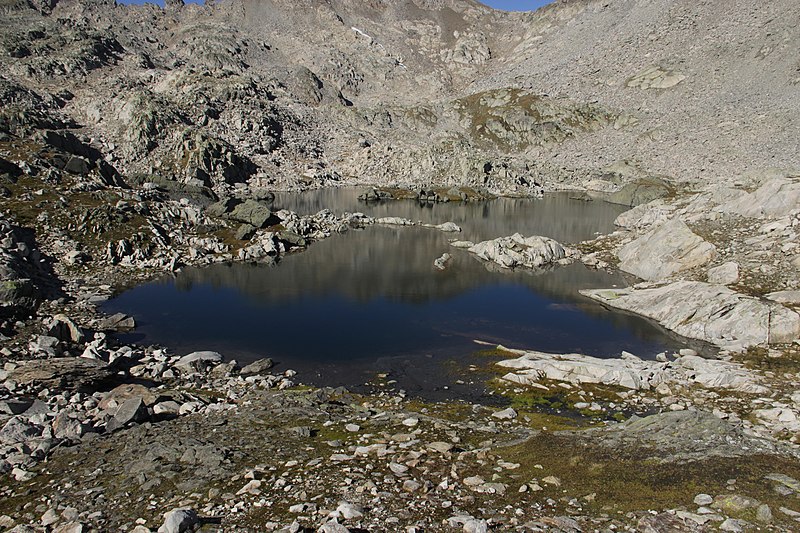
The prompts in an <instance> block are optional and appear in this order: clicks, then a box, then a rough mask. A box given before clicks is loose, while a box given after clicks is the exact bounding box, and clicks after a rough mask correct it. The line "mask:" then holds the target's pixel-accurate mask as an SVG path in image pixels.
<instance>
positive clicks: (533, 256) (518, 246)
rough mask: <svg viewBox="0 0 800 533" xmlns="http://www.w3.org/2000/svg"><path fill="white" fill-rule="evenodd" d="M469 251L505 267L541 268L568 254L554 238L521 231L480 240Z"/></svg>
mask: <svg viewBox="0 0 800 533" xmlns="http://www.w3.org/2000/svg"><path fill="white" fill-rule="evenodd" d="M469 251H470V252H472V253H473V254H475V255H477V256H478V257H480V258H481V259H484V260H486V261H492V262H494V263H497V264H498V265H500V266H501V267H503V268H516V267H525V268H539V267H543V266H547V265H550V264H552V263H555V262H556V261H559V260H561V259H564V258H565V257H566V255H567V254H566V251H565V250H564V247H563V246H561V245H560V244H559V243H557V242H556V241H554V240H553V239H549V238H547V237H539V236H533V237H527V238H526V237H523V236H522V235H520V234H519V233H515V234H514V235H511V236H510V237H500V238H497V239H494V240H491V241H483V242H480V243H478V244H476V245H474V246H472V247H471V248H469Z"/></svg>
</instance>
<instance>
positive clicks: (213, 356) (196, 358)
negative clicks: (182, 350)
mask: <svg viewBox="0 0 800 533" xmlns="http://www.w3.org/2000/svg"><path fill="white" fill-rule="evenodd" d="M221 362H222V355H221V354H219V353H217V352H210V351H200V352H192V353H190V354H187V355H184V356H183V357H181V358H180V359H178V361H177V362H176V363H175V365H174V366H175V367H176V368H179V369H181V370H184V371H187V372H197V371H200V370H203V369H205V368H206V367H207V366H209V365H213V364H216V363H221Z"/></svg>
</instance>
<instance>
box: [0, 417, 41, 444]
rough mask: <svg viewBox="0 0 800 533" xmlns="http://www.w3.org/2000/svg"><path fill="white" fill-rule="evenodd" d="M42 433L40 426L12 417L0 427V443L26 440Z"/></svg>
mask: <svg viewBox="0 0 800 533" xmlns="http://www.w3.org/2000/svg"><path fill="white" fill-rule="evenodd" d="M41 434H42V428H41V427H38V426H36V425H34V424H31V423H30V422H28V421H26V420H23V419H22V418H20V417H16V416H15V417H13V418H11V419H10V420H9V421H8V422H6V423H5V425H4V426H3V428H2V429H0V444H15V443H18V442H27V441H28V440H30V439H32V438H34V437H38V436H39V435H41Z"/></svg>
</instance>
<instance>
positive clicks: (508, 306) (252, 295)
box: [105, 189, 679, 393]
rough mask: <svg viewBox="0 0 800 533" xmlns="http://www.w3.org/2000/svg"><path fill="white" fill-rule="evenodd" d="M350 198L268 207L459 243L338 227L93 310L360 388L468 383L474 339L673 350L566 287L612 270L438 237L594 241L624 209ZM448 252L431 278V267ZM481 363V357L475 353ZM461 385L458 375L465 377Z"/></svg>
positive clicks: (144, 329) (179, 346)
mask: <svg viewBox="0 0 800 533" xmlns="http://www.w3.org/2000/svg"><path fill="white" fill-rule="evenodd" d="M358 192H359V191H357V190H353V189H328V190H321V191H315V192H307V193H302V194H288V193H287V194H279V195H278V196H277V197H276V199H275V203H274V207H275V209H277V208H288V209H292V210H295V211H297V212H299V213H301V214H309V213H315V212H317V211H319V210H321V209H324V208H327V209H330V210H331V211H333V212H335V213H342V212H345V211H349V212H356V211H360V212H363V213H365V214H367V215H370V216H375V217H378V216H400V217H406V218H410V219H412V220H421V221H423V222H428V223H442V222H447V221H452V222H455V223H456V224H458V225H459V226H461V227H462V228H463V232H462V233H460V234H448V233H442V232H439V231H437V230H435V229H428V228H417V227H411V228H403V227H386V226H373V227H368V228H366V229H364V230H351V231H349V232H347V233H345V234H342V235H334V236H332V237H331V238H329V239H326V240H323V241H320V242H316V243H314V244H312V245H311V246H310V247H309V249H308V250H307V251H305V252H302V253H297V254H290V255H288V256H286V257H284V258H282V259H281V260H280V261H279V262H278V263H277V264H275V265H255V264H236V265H215V266H211V267H208V268H202V269H197V268H187V269H184V270H183V271H181V272H180V273H178V274H177V275H175V276H174V277H166V278H164V279H161V280H158V281H155V282H152V283H148V284H144V285H141V286H139V287H136V288H133V289H131V290H129V291H127V292H124V293H122V294H121V295H119V296H118V297H116V298H115V299H113V300H110V301H109V302H107V303H106V304H105V311H107V312H125V313H128V314H130V315H133V316H134V317H135V318H136V321H137V324H138V327H137V330H136V332H135V333H133V334H131V335H130V336H129V337H128V338H127V339H126V340H129V341H137V342H145V343H157V344H161V345H163V346H167V347H169V348H171V349H172V350H174V351H175V352H177V353H179V354H182V353H187V352H189V351H193V350H215V351H219V352H220V353H222V354H224V355H225V356H226V357H227V358H231V359H236V360H238V361H240V362H247V361H252V360H254V359H257V358H261V357H272V358H273V359H274V360H276V361H278V362H280V366H279V367H278V368H284V369H285V368H293V369H296V370H298V371H300V372H301V377H302V378H303V379H304V380H305V381H306V382H313V383H315V384H320V385H321V384H328V385H348V386H353V385H356V384H360V383H364V382H366V381H368V380H370V379H371V378H373V377H374V376H375V373H376V372H389V373H390V375H391V378H393V379H396V380H398V382H399V386H402V387H404V388H406V389H409V390H412V391H420V392H422V393H425V392H431V391H433V390H443V387H444V386H445V385H447V384H450V385H451V386H452V384H453V383H456V381H457V380H460V381H464V380H466V379H468V376H469V373H467V372H466V370H465V369H466V367H467V366H468V364H474V363H476V362H477V363H478V364H480V363H481V358H476V356H474V353H475V352H476V351H477V350H480V349H481V348H483V347H482V346H480V345H478V344H476V343H475V341H476V340H478V341H483V342H488V343H492V344H503V345H505V346H509V347H514V348H530V349H536V350H542V351H551V352H579V353H585V354H590V355H595V356H600V357H617V356H619V354H620V353H621V352H622V351H623V350H627V351H629V352H632V353H635V354H637V355H640V356H641V357H646V358H652V357H654V356H655V354H656V353H658V352H660V351H663V350H665V349H672V348H675V347H678V346H679V344H678V343H677V341H676V340H675V339H674V338H672V337H670V336H669V335H667V334H666V332H664V330H662V329H661V328H658V327H656V326H655V325H653V324H651V323H650V322H648V321H646V320H644V319H641V318H638V317H635V316H630V315H627V314H623V313H618V312H613V311H609V310H607V309H605V308H603V307H602V306H600V305H598V304H596V303H594V302H592V301H590V300H588V299H587V298H584V297H582V296H581V295H579V294H578V290H579V289H583V288H599V287H612V286H624V285H626V281H625V279H623V277H622V276H620V275H612V274H609V273H606V272H602V271H596V270H591V269H587V268H585V267H584V266H583V265H581V264H573V265H571V266H566V267H557V268H554V269H551V270H544V271H533V272H532V271H526V270H519V271H498V270H499V269H496V268H492V267H491V265H487V264H486V263H484V262H481V261H479V260H478V259H477V258H476V257H474V256H472V255H471V254H469V253H468V252H466V251H465V250H459V249H455V248H453V247H451V246H449V245H448V239H453V238H454V237H457V238H458V239H460V240H472V241H475V242H478V241H480V240H486V239H491V238H495V237H500V236H505V235H510V234H512V233H514V232H520V233H522V234H523V235H526V236H528V235H544V236H547V237H552V238H554V239H556V240H558V241H560V242H562V243H570V242H578V241H581V240H585V239H589V238H591V237H593V236H594V235H595V234H596V233H597V232H608V231H610V230H612V228H613V220H614V218H616V216H617V215H618V214H619V213H621V212H622V211H623V210H624V208H623V207H620V206H616V205H612V204H607V203H603V202H584V201H579V200H574V199H571V198H570V197H569V195H568V194H553V195H549V196H547V197H545V198H544V199H507V198H501V199H498V200H493V201H488V202H480V203H469V204H460V203H449V204H436V205H420V204H419V203H417V202H416V201H411V200H402V201H391V202H386V203H377V204H367V203H364V202H360V201H358V200H357V195H358ZM444 252H449V253H451V254H452V255H453V260H452V261H451V263H450V266H449V268H448V269H447V270H445V271H438V270H436V269H435V268H434V267H433V261H434V259H436V258H437V257H439V256H441V255H442V254H443V253H444ZM482 362H483V363H486V358H483V361H482ZM465 376H467V378H465Z"/></svg>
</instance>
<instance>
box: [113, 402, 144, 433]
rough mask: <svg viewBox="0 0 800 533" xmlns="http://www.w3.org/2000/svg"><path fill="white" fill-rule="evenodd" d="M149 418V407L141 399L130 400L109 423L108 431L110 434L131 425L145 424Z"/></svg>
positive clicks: (121, 406) (124, 403)
mask: <svg viewBox="0 0 800 533" xmlns="http://www.w3.org/2000/svg"><path fill="white" fill-rule="evenodd" d="M148 417H149V414H148V411H147V407H145V405H144V401H142V399H141V398H128V399H127V400H125V401H124V402H122V405H120V406H119V408H118V409H117V413H116V414H115V415H114V418H112V419H111V420H109V421H108V423H107V424H106V429H107V430H108V431H109V432H111V431H116V430H117V429H120V428H123V427H125V426H126V425H128V424H130V423H140V422H144V421H145V420H147V419H148Z"/></svg>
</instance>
